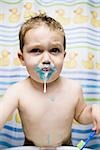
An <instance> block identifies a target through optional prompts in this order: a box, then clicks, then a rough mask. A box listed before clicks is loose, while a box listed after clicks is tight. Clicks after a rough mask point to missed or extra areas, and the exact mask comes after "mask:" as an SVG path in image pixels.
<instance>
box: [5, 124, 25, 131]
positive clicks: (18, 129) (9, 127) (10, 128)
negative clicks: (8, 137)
mask: <svg viewBox="0 0 100 150" xmlns="http://www.w3.org/2000/svg"><path fill="white" fill-rule="evenodd" d="M4 129H7V130H10V131H14V132H23V129H22V128H14V127H12V126H9V125H5V126H4Z"/></svg>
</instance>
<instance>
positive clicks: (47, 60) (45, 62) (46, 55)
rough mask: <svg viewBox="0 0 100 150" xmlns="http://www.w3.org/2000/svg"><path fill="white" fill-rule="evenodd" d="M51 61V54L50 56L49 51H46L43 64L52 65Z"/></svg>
mask: <svg viewBox="0 0 100 150" xmlns="http://www.w3.org/2000/svg"><path fill="white" fill-rule="evenodd" d="M50 63H51V60H50V56H49V54H48V52H45V53H44V55H43V59H42V64H43V65H45V64H46V65H50Z"/></svg>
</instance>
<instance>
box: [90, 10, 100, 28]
mask: <svg viewBox="0 0 100 150" xmlns="http://www.w3.org/2000/svg"><path fill="white" fill-rule="evenodd" d="M91 14H92V18H91V24H92V25H93V26H95V27H100V19H97V17H98V14H97V12H96V11H91Z"/></svg>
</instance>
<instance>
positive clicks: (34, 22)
mask: <svg viewBox="0 0 100 150" xmlns="http://www.w3.org/2000/svg"><path fill="white" fill-rule="evenodd" d="M41 24H44V25H47V26H48V27H49V28H50V30H57V31H60V32H61V33H63V36H64V50H65V49H66V37H65V33H64V29H63V27H62V25H61V24H60V23H59V22H58V21H56V20H55V19H53V18H51V17H49V16H47V15H45V14H40V15H38V16H35V17H31V18H30V19H29V20H27V21H26V22H25V23H24V24H23V25H22V26H21V29H20V32H19V46H20V50H21V52H23V46H24V37H25V34H26V32H27V31H28V30H30V29H32V28H37V27H38V26H40V25H41Z"/></svg>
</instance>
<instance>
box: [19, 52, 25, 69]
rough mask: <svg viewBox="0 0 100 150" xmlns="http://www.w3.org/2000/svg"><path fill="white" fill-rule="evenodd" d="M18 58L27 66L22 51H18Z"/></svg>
mask: <svg viewBox="0 0 100 150" xmlns="http://www.w3.org/2000/svg"><path fill="white" fill-rule="evenodd" d="M17 55H18V58H19V60H20V62H21V64H22V65H23V66H25V62H24V58H23V54H22V52H18V54H17Z"/></svg>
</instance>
